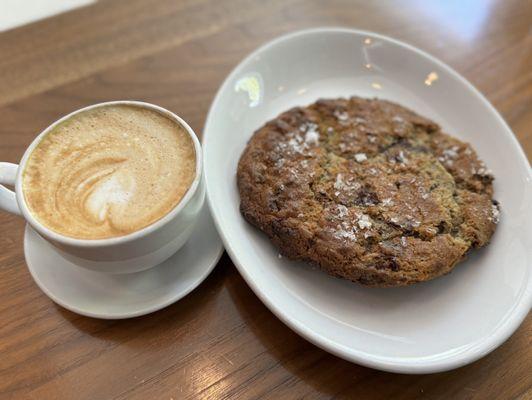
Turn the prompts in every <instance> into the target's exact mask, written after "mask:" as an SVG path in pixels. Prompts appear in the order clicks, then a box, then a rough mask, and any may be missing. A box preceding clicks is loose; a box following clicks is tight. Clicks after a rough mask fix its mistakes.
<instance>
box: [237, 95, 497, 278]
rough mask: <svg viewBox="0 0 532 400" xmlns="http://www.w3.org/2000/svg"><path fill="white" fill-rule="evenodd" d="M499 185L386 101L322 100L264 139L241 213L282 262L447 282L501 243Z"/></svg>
mask: <svg viewBox="0 0 532 400" xmlns="http://www.w3.org/2000/svg"><path fill="white" fill-rule="evenodd" d="M492 181H493V176H492V175H491V172H490V171H489V170H488V169H487V167H486V166H485V165H484V163H483V162H482V161H481V160H479V159H478V157H477V155H476V153H475V151H474V150H473V149H472V148H471V146H470V145H469V144H467V143H464V142H461V141H460V140H458V139H455V138H453V137H451V136H449V135H447V134H445V133H443V132H442V131H441V130H440V127H439V126H438V125H437V124H435V123H434V122H432V121H430V120H429V119H426V118H423V117H421V116H419V115H417V114H416V113H414V112H412V111H410V110H408V109H406V108H405V107H402V106H400V105H398V104H395V103H392V102H389V101H385V100H378V99H363V98H359V97H352V98H350V99H334V100H319V101H317V102H316V103H314V104H312V105H310V106H308V107H296V108H293V109H291V110H288V111H286V112H284V113H283V114H281V115H279V116H278V117H277V118H275V119H273V120H271V121H269V122H267V123H266V124H265V125H264V126H263V127H261V128H260V129H258V130H257V131H256V132H255V133H254V135H253V137H252V138H251V140H250V141H249V143H248V145H247V147H246V149H245V151H244V152H243V154H242V156H241V158H240V161H239V164H238V171H237V183H238V189H239V192H240V199H241V203H240V210H241V212H242V214H243V216H244V217H245V218H246V220H248V221H249V222H250V223H252V224H253V225H255V226H257V227H258V228H259V229H261V230H262V231H264V232H265V233H266V234H267V235H268V236H269V238H270V239H271V240H272V241H273V243H274V244H275V245H276V246H277V247H278V248H279V250H280V252H281V254H283V255H285V256H287V257H289V258H291V259H298V260H304V261H307V262H310V263H313V264H316V265H318V266H320V267H321V268H322V269H323V270H325V271H327V272H328V273H330V274H331V275H334V276H338V277H341V278H345V279H349V280H352V281H355V282H358V283H361V284H364V285H369V286H402V285H408V284H412V283H415V282H421V281H426V280H429V279H432V278H435V277H437V276H440V275H443V274H446V273H448V272H450V271H451V269H452V268H453V267H454V266H455V265H456V264H457V263H458V262H459V261H460V260H461V259H462V258H464V256H465V255H466V253H467V252H468V251H469V250H470V249H472V248H476V247H481V246H484V245H486V244H487V243H488V241H489V239H490V237H491V236H492V234H493V232H494V230H495V227H496V223H497V222H498V218H499V206H498V203H497V202H496V201H494V200H492V194H493V188H492Z"/></svg>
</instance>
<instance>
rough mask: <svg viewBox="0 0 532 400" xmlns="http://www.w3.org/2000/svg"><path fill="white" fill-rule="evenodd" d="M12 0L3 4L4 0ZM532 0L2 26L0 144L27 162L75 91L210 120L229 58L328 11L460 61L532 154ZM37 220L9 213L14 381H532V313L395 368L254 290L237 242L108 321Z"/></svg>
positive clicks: (413, 384) (185, 9)
mask: <svg viewBox="0 0 532 400" xmlns="http://www.w3.org/2000/svg"><path fill="white" fill-rule="evenodd" d="M4 11H5V10H2V12H4ZM531 21H532V2H530V1H526V0H525V1H514V0H510V1H508V0H504V1H503V0H470V1H465V0H464V1H463V2H454V1H453V2H446V1H441V2H438V3H437V2H433V1H424V0H419V1H416V0H411V1H410V0H408V1H405V2H403V3H401V4H400V3H397V2H384V1H377V2H374V1H371V2H370V1H360V2H358V3H352V2H348V1H335V2H325V1H299V0H282V1H276V0H274V1H270V2H268V3H266V2H259V1H248V0H235V1H215V0H212V1H188V0H184V1H175V0H162V1H151V2H150V1H144V0H117V1H104V0H102V1H98V2H97V3H95V4H93V5H91V6H89V7H86V8H82V9H77V10H75V11H72V12H69V13H66V14H62V15H59V16H55V17H53V18H51V19H47V20H43V21H40V22H37V23H34V24H31V25H28V26H24V27H21V28H18V29H15V30H12V31H7V32H3V33H0V122H1V123H0V160H2V161H10V162H15V163H16V162H18V161H19V159H20V157H21V155H22V154H23V151H24V149H25V148H26V146H27V145H28V144H29V143H30V142H31V141H32V139H33V138H34V137H35V136H36V135H37V134H38V133H39V132H40V131H41V130H42V129H43V128H45V127H46V126H47V125H48V124H50V123H51V122H52V121H54V120H55V119H57V118H58V117H60V116H62V115H64V114H66V113H68V112H70V111H72V110H74V109H77V108H79V107H82V106H85V105H88V104H91V103H96V102H101V101H106V100H112V99H141V100H145V101H148V102H153V103H156V104H160V105H162V106H163V107H167V108H169V109H171V110H174V111H175V112H177V113H178V114H180V115H181V116H183V117H184V118H185V119H186V120H187V121H188V122H189V123H190V124H191V125H192V127H193V128H194V129H195V131H196V132H198V133H200V132H201V130H202V127H203V124H204V121H205V116H206V113H207V110H208V108H209V105H210V102H211V100H212V98H213V96H214V94H215V92H216V90H217V88H218V86H219V85H220V83H221V82H222V80H223V78H224V77H225V76H226V74H227V73H228V72H229V71H230V70H231V68H233V67H234V66H235V65H236V64H237V63H238V61H239V60H240V59H241V58H242V57H243V56H244V55H246V54H247V53H249V52H250V51H251V50H253V49H254V48H255V47H257V46H258V45H260V44H261V43H264V42H265V41H267V40H269V39H272V38H274V37H276V36H278V35H280V34H283V33H286V32H289V31H292V30H297V29H302V28H307V27H313V26H320V25H341V26H349V27H357V28H361V29H368V30H373V31H376V32H380V33H383V34H386V35H391V36H394V37H396V38H398V39H401V40H405V41H407V42H409V43H412V44H413V45H415V46H418V47H420V48H421V49H424V50H426V51H428V52H430V53H432V54H434V55H435V56H437V57H438V58H440V59H442V60H444V61H445V62H446V63H448V64H450V65H451V66H452V67H454V68H455V69H456V70H458V71H459V72H460V73H461V74H463V75H464V76H465V77H466V78H467V79H469V80H470V81H471V82H472V83H473V84H474V85H475V86H477V87H478V88H479V89H480V90H481V91H482V92H483V93H484V94H485V95H486V96H487V98H488V99H489V100H490V101H491V102H492V103H493V104H494V105H495V107H496V108H497V109H498V110H499V111H500V112H501V113H502V115H503V116H504V118H506V120H507V121H508V123H509V124H510V126H511V127H512V129H513V130H514V132H515V134H516V135H517V137H518V139H519V140H520V142H521V144H522V146H523V147H524V149H525V151H526V152H527V154H528V156H529V157H530V155H532V129H531V127H532V101H531V98H532V46H531V45H532V35H531V32H532V31H531ZM23 229H24V223H23V221H22V220H21V219H20V218H18V217H15V216H11V215H8V214H5V213H0V321H1V322H0V398H2V399H8V398H13V399H24V398H30V399H39V400H41V399H166V400H168V399H176V400H177V399H185V398H209V399H211V398H214V399H218V398H259V397H264V398H271V399H284V398H302V397H304V398H331V397H337V398H356V399H392V398H393V399H417V398H423V399H531V398H532V372H531V371H532V346H531V337H532V319H531V318H530V317H529V318H528V319H527V320H525V322H524V323H523V325H522V326H521V327H520V328H519V330H518V331H517V332H516V333H515V334H514V335H513V336H512V337H511V339H509V340H508V341H507V342H506V343H505V344H504V345H503V346H501V347H500V348H499V349H497V350H496V351H494V352H493V353H491V354H490V355H488V356H487V357H485V358H484V359H482V360H480V361H478V362H475V363H473V364H472V365H469V366H466V367H463V368H460V369H458V370H455V371H451V372H446V373H441V374H433V375H425V376H409V375H396V374H390V373H384V372H379V371H374V370H371V369H367V368H364V367H360V366H357V365H354V364H351V363H349V362H346V361H343V360H341V359H339V358H337V357H334V356H332V355H330V354H328V353H326V352H324V351H322V350H320V349H318V348H317V347H315V346H313V345H312V344H310V343H308V342H307V341H305V340H304V339H302V338H300V337H299V336H298V335H296V334H295V333H294V332H292V331H291V330H290V329H288V328H287V327H286V326H285V325H283V324H282V323H281V322H280V321H279V320H278V319H277V318H275V317H274V316H273V314H272V313H271V312H270V311H269V310H268V309H267V308H266V307H265V306H264V305H263V304H262V303H261V302H260V301H259V300H258V298H257V297H256V296H255V295H254V294H253V292H252V291H251V290H250V289H249V287H248V286H247V285H246V284H245V283H244V281H243V280H242V278H241V277H240V275H239V274H238V272H237V271H236V269H235V267H234V266H233V264H232V263H231V261H230V259H229V258H228V257H227V256H226V255H224V256H223V258H222V260H221V261H220V263H219V265H218V266H217V268H216V269H215V271H214V272H213V273H212V274H211V275H210V277H209V278H208V279H207V280H206V281H205V282H204V283H203V284H202V285H201V286H200V287H199V288H198V289H197V290H196V291H194V292H193V293H192V294H190V295H188V296H187V297H186V298H184V299H183V300H181V301H179V302H178V303H177V304H174V305H172V306H170V307H168V308H166V309H164V310H162V311H159V312H157V313H154V314H152V315H148V316H145V317H140V318H135V319H131V320H125V321H100V320H95V319H90V318H85V317H81V316H78V315H76V314H73V313H71V312H68V311H66V310H64V309H62V308H60V307H58V306H56V305H54V303H52V302H51V300H49V299H48V298H47V297H46V296H45V295H44V294H43V293H42V292H41V291H40V290H39V289H38V288H37V286H36V285H35V283H34V282H33V281H32V279H31V277H30V275H29V273H28V271H27V269H26V267H25V263H24V255H23V251H22V235H23Z"/></svg>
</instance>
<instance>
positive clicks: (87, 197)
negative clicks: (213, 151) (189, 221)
mask: <svg viewBox="0 0 532 400" xmlns="http://www.w3.org/2000/svg"><path fill="white" fill-rule="evenodd" d="M195 168H196V156H195V150H194V145H193V143H192V140H191V138H190V137H189V136H188V133H187V132H186V131H185V130H184V128H183V127H181V126H180V125H179V124H177V123H176V122H174V121H171V120H170V119H168V118H166V117H165V116H163V115H161V114H159V113H157V112H155V111H151V110H147V109H143V108H140V107H136V106H123V105H120V106H105V107H102V108H96V109H93V110H89V111H86V112H82V113H80V114H77V115H75V116H73V117H72V118H70V119H68V120H67V121H66V122H64V123H62V124H60V125H58V126H57V127H55V128H54V129H53V130H52V131H51V132H50V133H48V134H47V135H46V136H45V137H44V138H43V139H42V141H41V142H40V143H39V144H38V146H37V147H36V149H35V150H34V151H33V152H32V154H31V155H30V158H29V160H28V162H27V164H26V168H25V171H24V174H23V191H24V196H25V199H26V202H27V204H28V206H29V208H30V210H31V212H32V213H33V214H34V215H35V216H36V217H37V218H38V219H39V221H40V222H41V223H43V224H44V225H46V226H47V227H48V228H50V229H52V230H54V231H56V232H58V233H61V234H64V235H66V236H71V237H76V238H83V239H100V238H107V237H114V236H121V235H125V234H128V233H131V232H134V231H136V230H139V229H141V228H143V227H145V226H147V225H150V224H151V223H153V222H155V221H157V220H158V219H160V218H162V217H163V216H164V215H165V214H167V213H168V212H169V211H170V210H171V209H172V208H173V207H175V205H176V204H177V203H179V201H180V200H181V198H182V197H183V196H184V195H185V193H186V191H187V190H188V188H189V187H190V185H191V183H192V181H193V179H194V176H195Z"/></svg>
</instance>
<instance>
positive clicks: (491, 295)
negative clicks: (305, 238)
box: [203, 28, 532, 373]
mask: <svg viewBox="0 0 532 400" xmlns="http://www.w3.org/2000/svg"><path fill="white" fill-rule="evenodd" d="M351 95H359V96H378V97H380V98H385V99H390V100H394V101H397V102H399V103H401V104H403V105H405V106H407V107H410V108H412V109H414V110H416V111H418V112H419V113H421V114H422V115H425V116H428V117H430V118H432V119H434V120H435V121H437V122H438V123H440V124H441V125H442V126H443V128H444V129H445V131H447V132H449V133H451V134H453V135H455V136H457V137H459V138H461V139H464V140H466V141H469V142H471V143H473V145H474V147H475V148H476V149H477V150H478V152H479V154H480V157H481V158H482V159H484V160H485V161H486V162H487V164H488V165H489V166H490V167H491V169H492V170H493V171H494V174H495V176H496V181H495V198H497V199H498V200H500V201H501V203H502V217H501V222H500V224H499V226H498V229H497V232H496V233H495V235H494V237H493V240H492V243H491V244H490V245H489V246H488V247H487V248H485V249H483V250H481V251H476V252H474V254H472V255H471V256H470V257H469V258H468V259H467V261H466V262H464V263H462V264H461V265H460V266H458V267H457V268H456V269H455V271H454V272H453V273H451V274H450V275H448V276H445V277H442V278H438V279H436V280H434V281H431V282H426V283H422V284H417V285H414V286H410V287H405V288H393V289H371V288H365V287H361V286H358V285H356V284H352V283H350V282H347V281H343V280H340V279H335V278H332V277H329V276H327V275H326V274H325V273H322V272H320V271H318V270H313V269H312V268H310V267H308V266H306V265H302V264H300V263H294V262H290V261H288V260H285V259H280V258H278V252H277V251H276V249H275V248H274V247H273V246H272V245H271V244H270V243H269V241H268V239H267V238H266V236H265V235H263V234H262V233H261V232H259V231H258V230H257V229H255V228H253V227H252V226H251V225H249V224H248V223H246V222H245V220H244V219H243V218H242V216H241V215H240V213H239V196H238V192H237V188H236V179H235V173H236V167H237V163H238V159H239V157H240V154H241V152H242V150H243V149H244V147H245V145H246V142H247V140H248V139H249V138H250V137H251V135H252V133H253V131H254V130H256V129H257V128H258V127H260V126H261V124H263V123H264V122H266V121H267V120H269V119H270V118H272V117H275V116H276V115H278V114H279V113H280V112H282V111H284V110H286V109H288V108H290V107H292V106H296V105H306V104H308V103H311V102H313V101H315V100H316V99H318V98H320V97H338V96H351ZM203 142H204V154H205V172H206V178H207V191H208V197H209V204H210V207H211V211H212V214H213V217H214V220H215V222H216V225H217V227H218V232H219V233H220V234H221V236H222V240H223V241H224V244H225V247H226V250H227V251H228V253H229V255H230V256H231V258H232V260H233V261H234V263H235V264H236V266H237V267H238V269H239V271H240V273H241V274H242V276H243V277H244V279H245V280H246V281H247V283H248V284H249V285H250V286H251V288H252V289H253V291H254V292H255V293H256V294H257V296H259V297H260V299H261V300H262V301H263V302H264V303H265V304H266V305H267V306H268V307H269V308H270V309H271V310H272V311H273V312H274V313H275V314H276V315H277V316H278V317H279V318H280V319H281V320H282V321H283V322H284V323H286V324H287V325H288V326H290V327H291V328H292V329H294V330H295V331H296V332H298V333H299V334H301V335H302V336H303V337H305V338H306V339H308V340H309V341H311V342H313V343H314V344H316V345H317V346H319V347H321V348H323V349H325V350H327V351H330V352H331V353H334V354H336V355H338V356H340V357H343V358H345V359H347V360H351V361H354V362H356V363H359V364H363V365H366V366H370V367H373V368H378V369H382V370H387V371H394V372H406V373H429V372H437V371H443V370H448V369H452V368H456V367H459V366H461V365H464V364H467V363H470V362H472V361H474V360H476V359H478V358H480V357H482V356H484V355H486V354H487V353H488V352H490V351H492V350H493V349H495V348H496V347H497V346H499V345H500V344H501V343H502V342H503V341H504V340H506V339H507V338H508V337H509V336H510V335H511V334H512V333H513V332H514V331H515V330H516V329H517V327H518V326H519V324H520V323H521V322H522V320H523V319H524V318H525V316H526V314H527V313H528V311H529V310H530V306H531V303H532V277H531V271H530V267H531V262H530V261H531V250H530V249H532V243H531V239H532V234H531V223H532V221H531V208H530V204H531V203H532V195H531V189H532V188H531V185H530V182H531V181H532V179H531V174H530V170H529V165H528V162H527V160H526V158H525V156H524V154H523V151H522V150H521V148H520V147H519V144H518V142H517V141H516V139H515V137H514V136H513V134H512V132H511V131H510V129H509V128H508V126H507V125H506V123H505V122H504V121H503V120H502V118H501V117H500V115H499V114H498V113H497V112H496V111H495V109H494V108H493V107H492V106H491V105H490V104H489V103H488V102H487V101H486V99H485V98H484V97H483V96H482V95H481V94H480V93H479V92H478V91H477V90H476V89H475V88H474V87H473V86H471V84H469V83H468V82H467V81H466V80H465V79H464V78H462V77H461V76H460V75H458V74H457V73H456V72H454V71H453V70H452V69H450V68H449V67H448V66H446V65H445V64H443V63H442V62H440V61H438V60H436V59H435V58H433V57H432V56H430V55H428V54H426V53H424V52H422V51H421V50H418V49H416V48H414V47H412V46H409V45H407V44H404V43H401V42H398V41H396V40H393V39H390V38H387V37H383V36H380V35H376V34H373V33H369V32H362V31H356V30H349V29H338V28H324V29H314V30H308V31H302V32H296V33H293V34H290V35H288V36H284V37H281V38H279V39H276V40H274V41H273V42H270V43H268V44H267V45H265V46H263V47H261V48H260V49H258V50H257V51H255V52H254V53H253V54H251V55H250V56H249V57H247V58H246V59H245V60H244V61H242V62H241V63H240V64H239V65H238V67H236V69H235V70H234V71H233V72H232V73H231V74H230V75H229V77H228V78H227V79H226V81H225V82H224V84H223V85H222V87H221V88H220V90H219V92H218V94H217V95H216V98H215V100H214V102H213V104H212V106H211V109H210V112H209V116H208V118H207V124H206V128H205V132H204V137H203Z"/></svg>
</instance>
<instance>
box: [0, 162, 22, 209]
mask: <svg viewBox="0 0 532 400" xmlns="http://www.w3.org/2000/svg"><path fill="white" fill-rule="evenodd" d="M17 169H18V165H17V164H11V163H6V162H0V210H4V211H7V212H10V213H12V214H17V215H22V213H21V212H20V209H19V208H18V204H17V199H16V195H15V192H13V191H12V190H9V189H8V188H6V187H5V186H2V185H1V184H2V183H3V184H5V185H15V179H16V177H17Z"/></svg>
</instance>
